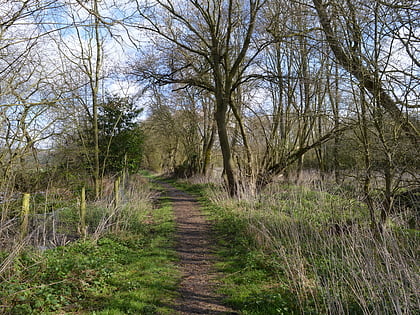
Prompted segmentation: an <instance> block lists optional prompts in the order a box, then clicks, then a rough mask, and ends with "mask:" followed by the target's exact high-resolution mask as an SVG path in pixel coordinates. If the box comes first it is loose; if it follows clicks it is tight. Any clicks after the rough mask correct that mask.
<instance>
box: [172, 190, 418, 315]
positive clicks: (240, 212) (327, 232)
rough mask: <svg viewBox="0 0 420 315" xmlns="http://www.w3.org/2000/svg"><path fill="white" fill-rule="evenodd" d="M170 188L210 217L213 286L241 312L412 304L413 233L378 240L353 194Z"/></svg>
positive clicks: (386, 309)
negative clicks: (247, 194)
mask: <svg viewBox="0 0 420 315" xmlns="http://www.w3.org/2000/svg"><path fill="white" fill-rule="evenodd" d="M178 187H183V188H184V189H186V190H187V191H189V192H191V193H194V194H196V195H197V196H199V197H198V198H199V200H200V201H201V203H202V205H203V207H204V208H205V211H206V213H207V214H208V215H209V216H210V217H211V218H212V220H213V221H214V224H215V227H216V234H217V235H216V237H217V241H218V242H217V243H218V244H219V252H218V253H219V256H220V262H219V264H218V268H219V270H220V271H221V272H222V274H224V275H225V276H224V277H223V279H222V281H223V285H222V286H221V287H220V291H221V293H223V294H224V295H225V296H226V302H227V303H228V304H230V305H231V306H232V307H233V308H235V309H236V310H239V311H240V312H241V314H243V315H250V314H255V315H256V314H261V315H263V314H367V313H372V314H373V313H376V314H395V313H398V312H402V313H406V314H411V313H412V312H413V310H414V309H416V306H418V297H416V294H415V292H416V288H417V287H418V277H417V272H418V251H417V250H416V248H417V246H416V245H415V244H416V243H418V236H419V234H418V233H409V232H410V231H411V230H406V229H402V230H399V229H395V228H394V229H388V230H386V231H385V232H384V234H383V235H381V236H380V237H378V235H375V233H374V232H372V231H371V230H370V228H369V218H368V213H367V211H366V206H365V205H363V204H362V203H360V202H358V201H356V200H354V199H350V198H345V197H344V196H339V195H332V194H329V193H328V192H319V191H311V190H310V189H308V188H305V187H297V186H292V187H289V186H282V187H281V186H279V187H276V188H275V189H274V190H273V191H271V192H264V193H263V194H261V195H259V196H256V197H254V198H249V199H248V200H235V199H230V198H228V197H227V196H226V194H223V192H222V193H221V191H220V189H219V188H218V187H210V188H211V189H208V188H209V186H208V185H191V186H189V184H188V183H185V182H184V183H181V184H179V185H178ZM403 231H405V233H403ZM390 279H393V280H390Z"/></svg>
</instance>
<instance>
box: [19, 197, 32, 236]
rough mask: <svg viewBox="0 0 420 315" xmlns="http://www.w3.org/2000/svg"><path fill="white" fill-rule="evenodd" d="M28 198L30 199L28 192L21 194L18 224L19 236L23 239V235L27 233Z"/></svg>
mask: <svg viewBox="0 0 420 315" xmlns="http://www.w3.org/2000/svg"><path fill="white" fill-rule="evenodd" d="M30 199H31V195H30V194H28V193H25V194H23V197H22V212H21V225H20V238H21V239H24V238H25V236H26V235H27V234H28V225H29V208H30Z"/></svg>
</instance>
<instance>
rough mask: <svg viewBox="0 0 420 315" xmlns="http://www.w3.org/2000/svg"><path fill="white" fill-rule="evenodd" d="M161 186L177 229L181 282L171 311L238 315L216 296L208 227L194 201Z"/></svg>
mask: <svg viewBox="0 0 420 315" xmlns="http://www.w3.org/2000/svg"><path fill="white" fill-rule="evenodd" d="M161 184H162V185H163V186H164V187H165V190H166V195H167V196H168V197H169V198H170V199H171V201H172V206H173V210H174V214H175V221H176V225H177V229H176V244H177V245H176V251H177V253H178V255H179V269H180V271H181V275H182V279H181V283H180V285H179V298H178V300H177V301H176V302H175V305H174V311H175V312H176V314H177V315H184V314H219V315H221V314H225V315H226V314H231V315H233V314H238V313H237V312H235V311H234V310H232V309H230V308H229V307H227V306H225V305H223V303H222V300H223V297H222V296H221V295H219V294H217V293H216V292H215V291H216V289H217V286H218V278H219V275H218V274H217V272H216V270H215V269H214V263H215V262H216V257H215V255H214V250H213V248H212V237H211V235H212V225H211V223H210V222H209V221H208V220H207V219H206V217H205V216H204V215H203V214H202V213H201V212H200V209H199V204H198V203H197V201H196V199H195V198H194V197H192V196H191V195H189V194H187V193H184V192H182V191H180V190H178V189H176V188H174V187H172V186H170V185H168V184H166V183H161ZM213 243H214V242H213Z"/></svg>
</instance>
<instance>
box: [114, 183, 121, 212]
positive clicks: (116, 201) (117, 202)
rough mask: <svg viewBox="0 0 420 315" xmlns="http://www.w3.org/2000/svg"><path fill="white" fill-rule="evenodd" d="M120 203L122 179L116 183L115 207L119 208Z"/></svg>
mask: <svg viewBox="0 0 420 315" xmlns="http://www.w3.org/2000/svg"><path fill="white" fill-rule="evenodd" d="M119 201H120V177H117V179H116V180H115V182H114V207H115V208H117V207H118V204H119Z"/></svg>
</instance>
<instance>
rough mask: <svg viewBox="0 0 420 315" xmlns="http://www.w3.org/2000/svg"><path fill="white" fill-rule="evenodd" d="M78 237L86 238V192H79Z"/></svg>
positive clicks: (83, 190) (83, 189)
mask: <svg viewBox="0 0 420 315" xmlns="http://www.w3.org/2000/svg"><path fill="white" fill-rule="evenodd" d="M80 235H81V236H83V237H86V190H85V187H84V186H83V187H82V190H81V191H80Z"/></svg>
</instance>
